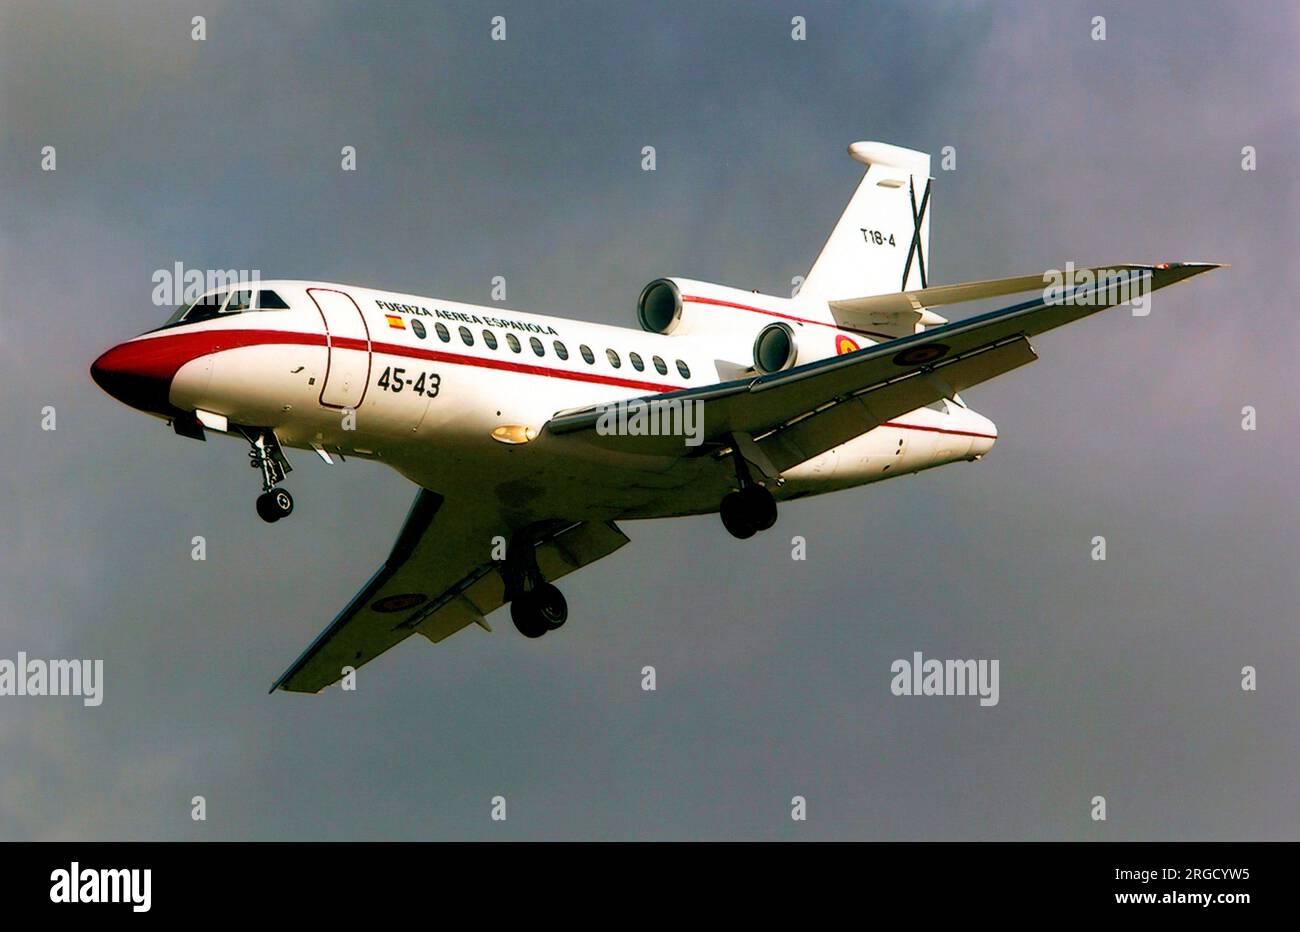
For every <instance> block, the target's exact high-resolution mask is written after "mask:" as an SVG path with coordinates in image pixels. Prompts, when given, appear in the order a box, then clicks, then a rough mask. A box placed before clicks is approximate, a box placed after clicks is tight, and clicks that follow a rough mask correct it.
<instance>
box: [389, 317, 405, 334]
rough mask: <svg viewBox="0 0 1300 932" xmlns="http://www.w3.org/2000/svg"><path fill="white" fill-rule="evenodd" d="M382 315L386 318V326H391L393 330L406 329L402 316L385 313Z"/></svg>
mask: <svg viewBox="0 0 1300 932" xmlns="http://www.w3.org/2000/svg"><path fill="white" fill-rule="evenodd" d="M384 317H385V318H387V319H388V326H390V327H392V328H393V329H394V330H405V329H406V321H404V320H402V318H400V317H398V316H397V315H396V314H385V315H384Z"/></svg>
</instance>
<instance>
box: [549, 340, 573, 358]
mask: <svg viewBox="0 0 1300 932" xmlns="http://www.w3.org/2000/svg"><path fill="white" fill-rule="evenodd" d="M552 346H554V347H555V355H556V356H559V357H560V358H561V359H568V358H569V348H568V347H567V346H565V345H564V344H563V343H561V342H560V341H559V340H556V341H555V342H554V343H553V344H552Z"/></svg>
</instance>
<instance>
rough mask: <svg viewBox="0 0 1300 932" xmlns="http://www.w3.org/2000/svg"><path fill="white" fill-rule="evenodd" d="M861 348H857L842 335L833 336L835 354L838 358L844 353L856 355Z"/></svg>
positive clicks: (856, 345)
mask: <svg viewBox="0 0 1300 932" xmlns="http://www.w3.org/2000/svg"><path fill="white" fill-rule="evenodd" d="M861 348H862V347H860V346H858V344H856V343H854V342H853V341H852V340H850V339H849V338H848V337H846V336H845V335H844V334H842V333H837V334H836V335H835V352H836V353H838V354H839V355H840V356H843V355H844V354H845V353H856V352H857V351H858V350H860V349H861Z"/></svg>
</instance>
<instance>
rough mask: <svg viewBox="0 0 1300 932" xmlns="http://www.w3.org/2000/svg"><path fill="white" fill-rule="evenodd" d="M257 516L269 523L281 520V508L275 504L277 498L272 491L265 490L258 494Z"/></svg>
mask: <svg viewBox="0 0 1300 932" xmlns="http://www.w3.org/2000/svg"><path fill="white" fill-rule="evenodd" d="M257 516H258V517H259V518H261V519H262V520H263V521H265V522H266V523H267V524H275V522H277V521H279V520H280V517H281V515H280V509H279V508H277V507H276V505H275V499H274V497H273V496H272V495H271V493H270V492H263V493H262V494H261V495H259V496H257Z"/></svg>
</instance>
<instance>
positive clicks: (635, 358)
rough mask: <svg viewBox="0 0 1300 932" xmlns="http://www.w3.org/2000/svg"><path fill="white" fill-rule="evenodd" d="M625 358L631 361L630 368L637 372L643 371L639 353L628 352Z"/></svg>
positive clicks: (643, 366) (643, 367)
mask: <svg viewBox="0 0 1300 932" xmlns="http://www.w3.org/2000/svg"><path fill="white" fill-rule="evenodd" d="M627 358H628V359H630V360H631V361H632V368H633V369H635V370H636V371H637V372H644V371H645V363H644V362H642V361H641V357H640V355H639V354H637V353H628V354H627Z"/></svg>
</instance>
